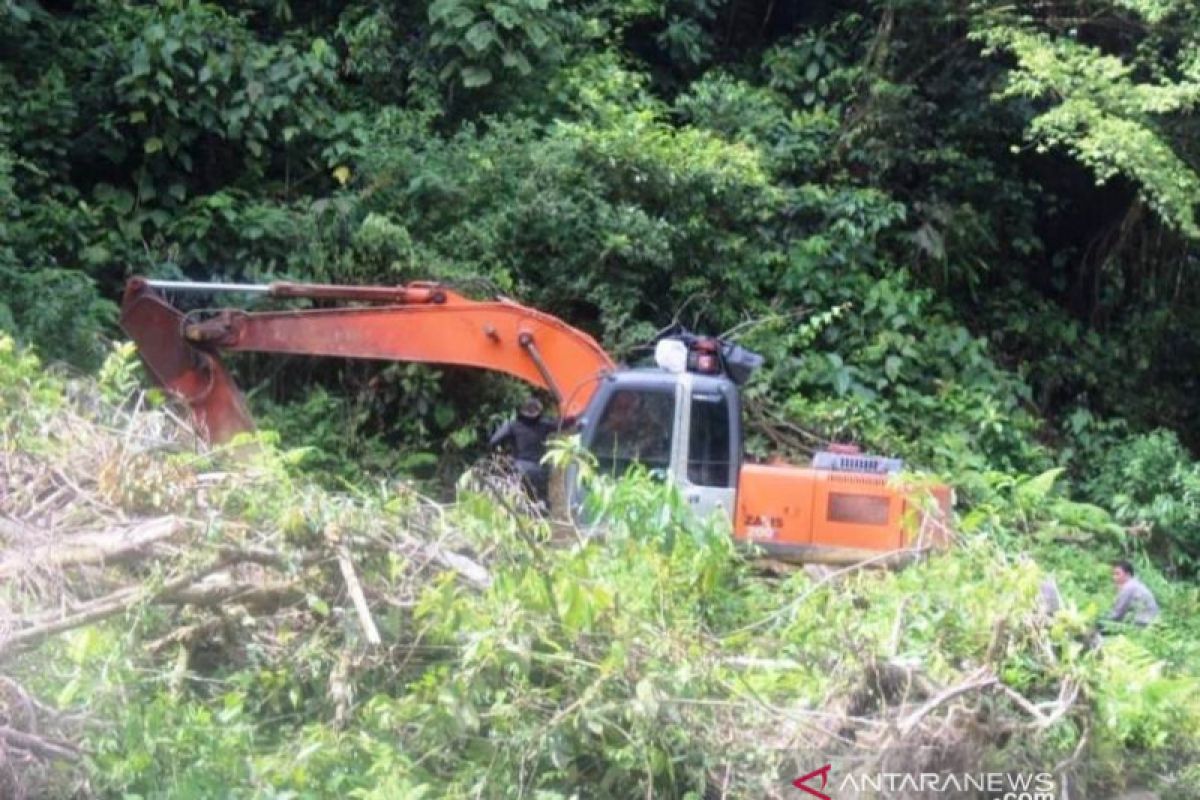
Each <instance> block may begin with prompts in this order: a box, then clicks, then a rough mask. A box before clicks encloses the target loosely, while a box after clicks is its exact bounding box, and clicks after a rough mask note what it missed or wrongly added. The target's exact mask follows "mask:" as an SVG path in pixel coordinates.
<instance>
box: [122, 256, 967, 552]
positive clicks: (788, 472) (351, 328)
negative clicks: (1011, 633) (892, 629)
mask: <svg viewBox="0 0 1200 800" xmlns="http://www.w3.org/2000/svg"><path fill="white" fill-rule="evenodd" d="M189 291H190V292H204V293H218V292H238V293H247V294H257V295H264V296H267V297H273V298H306V299H313V300H322V301H334V302H340V303H343V304H344V305H335V306H332V307H327V308H306V309H298V310H281V311H266V312H246V311H241V310H236V309H222V310H217V311H205V312H188V313H184V312H182V311H181V310H179V309H178V308H176V307H174V306H172V305H171V304H170V303H169V302H168V301H167V300H166V297H165V295H164V292H189ZM121 326H122V328H124V330H125V332H126V333H128V334H129V336H130V337H131V338H132V339H133V340H134V342H135V343H136V345H137V347H138V350H139V352H140V354H141V357H142V359H143V361H144V362H145V364H146V366H147V367H148V369H149V371H150V373H151V374H152V375H153V376H154V378H155V380H157V381H158V382H159V383H160V384H161V385H162V386H163V387H164V388H165V389H167V390H168V391H169V393H170V394H171V395H173V396H174V397H176V398H178V399H179V400H180V401H182V402H184V403H186V404H187V405H188V406H189V407H190V408H191V412H192V416H193V419H194V420H195V424H196V428H197V430H198V432H199V433H200V435H201V436H202V437H204V438H206V439H207V440H209V441H211V442H214V443H220V442H226V441H228V440H229V439H231V438H232V437H233V436H235V435H236V434H238V433H241V432H244V431H250V430H252V429H253V427H254V423H253V421H252V419H251V417H250V414H249V412H248V411H247V408H246V404H245V401H244V400H243V398H242V394H241V392H240V391H239V390H238V388H237V386H236V385H235V384H234V382H233V380H232V379H231V378H230V376H229V373H228V372H227V371H226V370H225V367H224V366H223V365H222V363H221V360H220V358H219V355H220V353H221V352H222V351H230V352H251V351H252V352H263V353H287V354H297V355H309V356H334V357H342V358H364V359H381V360H388V361H407V362H419V363H425V364H437V365H456V366H467V367H476V368H480V369H488V370H494V371H498V372H503V373H506V374H508V375H511V376H513V377H515V378H518V379H520V380H522V381H525V382H526V383H528V384H531V385H532V386H535V387H537V388H539V389H542V390H545V391H546V392H549V393H550V394H551V395H552V396H553V397H554V399H555V401H556V402H557V404H558V408H559V413H560V415H561V418H562V419H563V420H566V421H569V422H570V423H571V424H572V425H573V426H574V429H575V430H576V431H577V432H578V433H579V435H580V439H581V442H582V444H583V445H584V446H585V447H587V448H588V449H589V450H590V451H591V452H592V453H593V454H594V455H595V457H596V460H597V464H598V466H599V468H600V469H601V470H602V471H604V472H607V473H609V474H613V475H619V474H622V473H623V472H624V471H625V470H626V469H628V468H629V466H630V465H632V464H635V463H637V464H641V465H642V466H643V467H644V468H645V469H647V470H649V471H650V473H651V474H653V475H657V476H659V477H661V478H663V479H664V480H669V481H671V482H672V483H673V484H675V485H676V486H677V487H678V489H679V491H680V493H681V495H682V496H683V498H684V499H685V500H686V502H687V503H688V504H689V506H690V507H691V508H693V509H694V510H695V511H696V513H697V514H700V515H709V514H723V515H725V516H726V517H727V518H728V519H729V520H730V522H731V523H732V529H733V535H734V536H735V537H736V538H737V539H738V540H740V541H743V542H747V543H753V544H755V545H757V546H759V547H761V548H763V549H765V550H766V551H767V552H768V553H769V554H771V555H774V556H776V557H779V558H783V559H787V560H795V561H814V562H825V563H847V562H854V561H858V560H861V559H864V558H876V557H883V556H885V554H888V553H896V554H897V555H902V554H904V553H911V552H913V551H914V550H921V549H924V548H926V547H935V546H940V545H943V544H945V543H946V540H947V538H948V522H949V519H950V506H951V503H952V492H951V491H950V489H949V488H948V487H945V486H941V485H934V486H924V487H920V488H918V487H917V486H916V485H915V484H914V483H912V482H911V481H907V482H906V481H904V480H903V479H902V478H901V477H900V476H899V471H900V467H901V464H900V462H899V461H898V460H897V459H890V458H881V457H878V456H868V455H863V454H861V453H858V452H856V451H853V450H848V449H845V448H843V449H835V450H832V451H831V452H824V453H818V454H817V455H816V456H815V457H814V459H813V464H812V465H811V466H808V467H798V466H788V465H783V464H753V463H746V462H745V461H744V459H743V452H742V421H741V395H740V391H739V387H740V385H741V384H742V383H743V382H744V381H745V380H746V379H747V378H748V377H749V375H750V373H751V372H752V371H753V369H754V368H755V367H757V366H758V365H759V364H761V358H760V357H759V356H757V355H755V354H753V353H750V352H749V351H747V350H744V349H742V348H740V347H738V346H737V345H734V344H732V343H728V342H723V341H720V340H717V339H712V338H704V337H696V336H691V335H679V336H672V337H667V338H664V339H662V340H660V341H659V342H658V343H657V345H656V347H655V362H656V365H657V366H655V367H651V368H637V369H621V368H618V366H617V364H615V363H614V362H613V360H612V358H610V357H609V355H608V354H607V353H606V352H605V351H604V349H603V348H601V347H600V345H599V344H597V343H596V341H595V340H594V339H593V338H592V337H591V336H589V335H587V334H586V333H584V332H583V331H580V330H578V329H576V328H573V327H571V326H570V325H568V324H566V323H565V322H563V321H562V320H560V319H557V318H555V317H553V316H551V315H549V314H546V313H543V312H541V311H538V310H536V309H533V308H529V307H526V306H523V305H521V304H519V303H516V302H513V301H511V300H508V299H505V298H497V299H494V300H487V301H477V300H471V299H468V298H466V297H464V296H463V295H461V294H458V293H457V292H454V291H453V290H451V289H449V288H447V287H445V286H442V285H439V284H434V283H410V284H407V285H404V286H394V287H392V286H336V285H328V284H298V283H284V282H279V283H272V284H225V283H193V282H186V281H156V280H148V279H145V278H140V277H137V278H132V279H130V280H129V282H128V283H127V285H126V288H125V295H124V299H123V302H122V306H121Z"/></svg>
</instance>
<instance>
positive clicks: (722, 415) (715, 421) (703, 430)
mask: <svg viewBox="0 0 1200 800" xmlns="http://www.w3.org/2000/svg"><path fill="white" fill-rule="evenodd" d="M729 439H730V430H729V400H728V399H727V398H726V397H725V395H724V394H722V393H721V392H694V393H693V394H692V409H691V430H690V431H689V433H688V462H687V475H688V481H690V482H691V483H693V484H695V485H697V486H729V485H730V479H729V478H730V473H731V472H732V470H733V463H732V452H733V449H732V447H730V441H729Z"/></svg>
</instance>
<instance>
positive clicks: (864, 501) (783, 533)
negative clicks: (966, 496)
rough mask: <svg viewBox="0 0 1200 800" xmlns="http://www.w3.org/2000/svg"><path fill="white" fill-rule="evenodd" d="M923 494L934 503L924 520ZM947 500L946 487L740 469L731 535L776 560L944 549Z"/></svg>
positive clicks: (762, 467)
mask: <svg viewBox="0 0 1200 800" xmlns="http://www.w3.org/2000/svg"><path fill="white" fill-rule="evenodd" d="M924 492H929V493H931V494H932V495H933V498H934V503H933V504H932V505H933V510H932V511H931V512H930V513H928V514H925V513H923V511H922V509H925V508H928V507H929V505H928V504H927V502H926V498H923V497H920V496H919V495H920V494H922V493H924ZM951 502H952V496H951V492H950V489H949V488H948V487H946V486H934V487H928V488H912V489H908V488H906V487H903V486H899V485H895V484H889V483H888V477H887V476H884V475H875V474H868V473H846V472H829V471H825V470H814V469H811V468H806V467H792V466H780V465H766V464H746V465H744V466H743V467H742V471H741V475H740V476H739V483H738V496H737V505H736V508H737V515H736V519H735V520H734V536H735V538H737V539H738V540H739V541H743V542H748V543H753V544H756V545H759V546H761V547H763V548H764V549H766V550H767V551H768V552H771V553H774V554H777V555H780V556H783V557H790V558H798V559H800V560H804V561H823V562H834V563H848V562H853V561H858V560H861V559H863V558H868V557H871V556H877V555H879V554H880V553H886V552H889V551H899V550H904V549H906V548H911V547H914V546H917V545H918V544H919V545H921V546H934V547H937V546H942V545H945V544H946V543H947V542H948V539H949V535H948V534H949V520H950V513H951V511H950V506H951ZM918 536H920V537H921V538H920V541H918V538H917V537H918Z"/></svg>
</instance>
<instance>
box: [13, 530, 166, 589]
mask: <svg viewBox="0 0 1200 800" xmlns="http://www.w3.org/2000/svg"><path fill="white" fill-rule="evenodd" d="M9 527H10V529H11V530H16V529H17V528H18V527H19V528H21V530H22V535H23V536H26V537H29V538H34V537H37V538H44V537H45V535H44V534H38V533H36V532H31V531H30V530H29V529H28V528H26V527H24V526H16V525H10V526H9ZM186 529H187V526H186V525H185V524H184V523H183V522H182V521H181V520H179V519H177V518H175V517H159V518H157V519H151V520H148V521H145V522H143V523H141V524H139V525H136V526H134V527H132V528H128V529H126V530H107V531H99V532H94V533H77V534H73V535H71V536H66V537H62V538H60V539H57V540H54V541H49V542H44V543H41V544H36V545H33V546H25V547H21V546H18V547H15V548H12V549H10V550H8V551H6V552H5V553H3V554H2V555H0V580H3V579H5V578H9V577H13V576H15V575H17V574H19V573H22V572H25V571H26V570H28V569H29V568H30V566H31V565H36V566H47V567H58V568H60V569H61V568H64V567H77V566H84V565H87V564H102V563H106V562H108V563H113V562H120V561H124V560H127V559H129V558H132V557H134V556H138V555H143V554H145V553H146V550H147V549H149V548H150V547H151V546H152V545H154V544H156V543H158V542H163V541H166V540H168V539H171V538H173V537H175V536H177V535H178V534H179V533H181V532H183V531H184V530H186ZM11 530H10V532H11Z"/></svg>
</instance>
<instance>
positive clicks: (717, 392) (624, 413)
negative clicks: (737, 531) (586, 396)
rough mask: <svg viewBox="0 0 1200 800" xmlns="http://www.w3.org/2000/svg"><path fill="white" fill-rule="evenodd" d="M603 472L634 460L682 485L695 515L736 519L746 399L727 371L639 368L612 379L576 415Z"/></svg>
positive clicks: (618, 471) (617, 471)
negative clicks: (719, 373)
mask: <svg viewBox="0 0 1200 800" xmlns="http://www.w3.org/2000/svg"><path fill="white" fill-rule="evenodd" d="M578 427H579V431H580V438H581V440H582V443H583V445H584V447H586V448H587V449H588V450H589V451H591V453H592V455H594V456H595V458H596V464H597V468H598V469H599V470H600V472H601V473H604V474H608V475H611V476H613V477H620V476H622V475H624V474H625V473H626V472H628V471H629V470H630V469H631V468H632V467H633V465H635V464H638V465H641V467H642V468H644V469H646V470H647V471H648V472H649V473H650V474H651V475H652V476H654V477H657V478H660V479H661V480H665V481H670V482H671V483H674V484H675V485H676V486H678V487H679V490H680V492H681V494H682V495H683V498H684V500H685V501H686V502H687V503H688V504H689V506H690V507H692V508H693V509H694V510H695V511H696V513H697V514H699V515H701V516H708V515H710V514H713V513H722V514H724V516H725V517H726V518H727V519H730V520H732V515H733V507H734V502H735V499H736V496H737V480H738V471H739V470H740V468H741V453H742V429H741V401H740V399H739V394H738V390H737V386H736V385H735V384H734V382H733V381H731V380H730V379H729V378H727V377H725V376H724V375H704V374H696V373H692V372H686V371H682V372H672V371H667V370H662V369H645V370H641V369H636V370H623V371H620V372H614V373H612V374H610V375H608V376H606V377H605V378H604V379H603V380H602V382H601V385H600V387H599V388H598V389H597V390H596V393H595V395H593V397H592V401H591V403H589V404H588V407H587V410H586V412H585V413H584V415H583V416H582V417H581V418H580V419H579V420H578Z"/></svg>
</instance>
